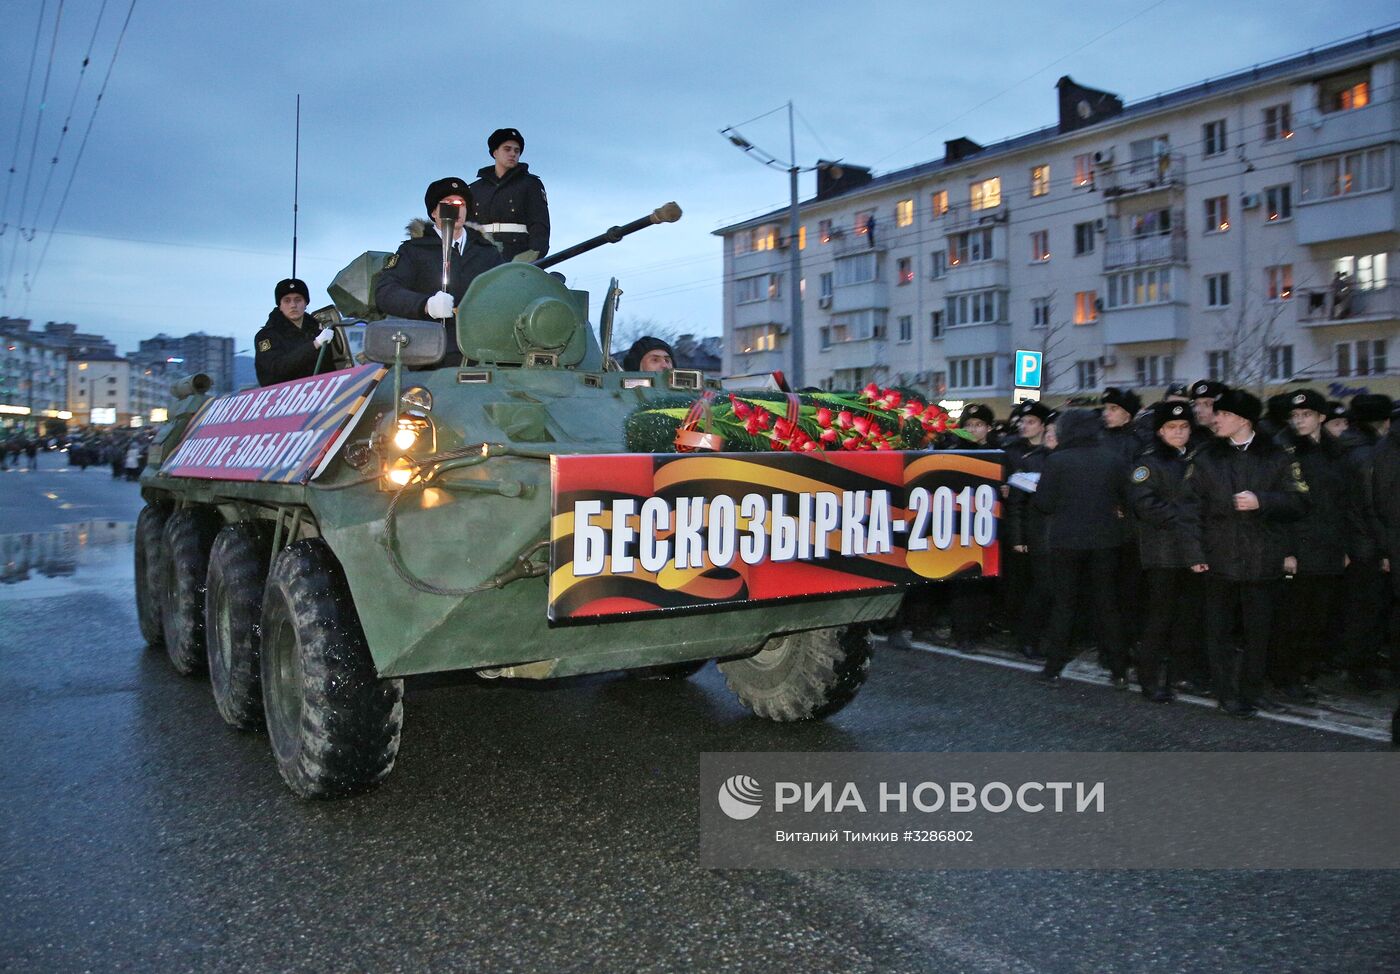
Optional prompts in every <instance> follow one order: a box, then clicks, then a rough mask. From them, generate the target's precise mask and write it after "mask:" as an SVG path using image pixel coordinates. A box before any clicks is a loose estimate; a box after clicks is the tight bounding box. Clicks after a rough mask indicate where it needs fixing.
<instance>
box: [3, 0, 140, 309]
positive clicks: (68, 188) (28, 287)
mask: <svg viewBox="0 0 1400 974" xmlns="http://www.w3.org/2000/svg"><path fill="white" fill-rule="evenodd" d="M135 10H136V0H131V4H130V6H128V7H127V8H126V19H124V20H123V21H122V29H121V32H120V33H119V34H117V43H116V45H115V46H114V47H113V48H112V60H111V61H109V62H108V63H107V73H106V74H105V75H104V76H103V78H102V87H101V88H99V89H98V90H97V100H96V101H95V102H93V105H92V114H91V115H89V116H88V121H87V127H86V128H85V129H84V130H83V140H82V142H80V143H78V152H77V155H75V156H74V158H73V168H72V169H71V170H70V171H69V173H68V183H67V184H66V185H65V186H64V187H63V195H62V196H61V197H59V200H58V209H57V211H56V212H55V213H54V217H53V223H52V224H51V225H50V227H49V233H48V236H47V237H45V238H44V248H43V250H41V251H40V252H39V261H38V263H37V264H36V265H35V267H34V273H33V274H32V275H31V276H30V277H29V280H27V281H26V282H25V291H26V297H25V307H28V305H29V299H28V294H30V293H33V288H34V282H35V281H37V280H38V278H39V272H40V271H41V270H43V268H44V260H45V258H47V257H48V254H49V245H50V244H52V243H53V235H54V231H55V230H56V229H58V221H59V220H60V219H61V218H62V217H63V209H64V207H65V206H66V205H67V203H68V194H69V193H71V192H72V191H73V180H74V179H75V178H76V177H77V175H78V166H79V165H81V163H82V161H83V153H84V151H86V149H87V144H88V138H89V137H90V136H91V135H92V124H93V122H95V121H96V120H97V112H98V109H100V108H101V107H102V96H103V95H105V94H106V93H107V85H108V83H109V82H111V80H112V69H113V68H115V67H116V66H117V56H118V55H119V54H121V50H122V41H123V40H124V39H125V38H126V30H127V28H128V27H130V26H131V15H132V13H133V12H134V11H135Z"/></svg>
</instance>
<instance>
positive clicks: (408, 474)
mask: <svg viewBox="0 0 1400 974" xmlns="http://www.w3.org/2000/svg"><path fill="white" fill-rule="evenodd" d="M416 472H417V465H416V464H414V462H413V461H412V460H410V459H408V458H407V457H397V458H395V459H394V460H391V461H390V462H389V463H388V465H387V466H386V467H385V469H384V479H385V480H387V481H389V483H391V484H393V485H394V486H395V487H403V486H405V485H407V484H408V482H409V481H410V480H412V479H413V475H414V474H415V473H416Z"/></svg>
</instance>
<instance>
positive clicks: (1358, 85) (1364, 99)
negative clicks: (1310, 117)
mask: <svg viewBox="0 0 1400 974" xmlns="http://www.w3.org/2000/svg"><path fill="white" fill-rule="evenodd" d="M1317 89H1318V90H1317V105H1318V108H1319V109H1320V110H1321V111H1322V112H1323V114H1331V113H1332V112H1349V111H1351V110H1352V109H1354V108H1365V107H1366V106H1367V105H1369V104H1370V103H1371V69H1370V67H1369V66H1367V67H1364V68H1362V69H1360V70H1359V71H1348V72H1347V73H1346V74H1339V75H1336V76H1334V77H1331V78H1324V79H1323V80H1322V81H1319V82H1318V84H1317Z"/></svg>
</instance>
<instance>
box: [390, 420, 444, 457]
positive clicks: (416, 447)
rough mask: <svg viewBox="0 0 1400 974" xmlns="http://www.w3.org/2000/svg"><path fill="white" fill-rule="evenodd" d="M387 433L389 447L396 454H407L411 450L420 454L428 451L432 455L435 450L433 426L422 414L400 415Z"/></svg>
mask: <svg viewBox="0 0 1400 974" xmlns="http://www.w3.org/2000/svg"><path fill="white" fill-rule="evenodd" d="M386 433H387V434H388V437H387V438H388V440H389V445H390V446H391V447H392V448H393V451H394V452H396V453H407V452H409V451H410V450H413V451H415V452H419V453H421V452H423V451H425V450H426V451H427V452H429V453H431V452H432V450H433V435H432V433H433V424H432V421H431V420H430V419H428V417H426V416H424V415H423V414H422V413H417V412H406V413H400V414H399V415H398V416H397V417H395V419H394V423H393V426H391V427H390V428H389V429H388V430H387V431H386Z"/></svg>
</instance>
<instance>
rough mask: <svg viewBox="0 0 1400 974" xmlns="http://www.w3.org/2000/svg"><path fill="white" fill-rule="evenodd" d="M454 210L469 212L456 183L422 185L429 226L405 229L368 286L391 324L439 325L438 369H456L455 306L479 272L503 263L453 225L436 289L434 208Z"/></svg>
mask: <svg viewBox="0 0 1400 974" xmlns="http://www.w3.org/2000/svg"><path fill="white" fill-rule="evenodd" d="M440 203H441V204H448V205H457V206H460V207H461V208H462V213H463V215H465V214H466V213H468V212H470V210H471V205H472V194H471V191H470V190H468V189H467V184H466V182H465V181H463V180H461V179H457V178H455V177H450V176H449V177H447V178H446V179H438V180H435V181H434V182H432V183H429V184H428V191H427V192H426V193H424V194H423V205H424V206H426V207H427V208H428V215H429V216H430V217H432V218H433V220H434V223H432V224H430V223H428V222H427V221H426V220H414V221H412V222H411V223H409V225H408V232H409V239H407V240H405V241H404V242H403V243H401V244H399V249H398V253H396V254H394V255H393V256H392V257H390V258H389V260H388V261H387V262H385V264H384V270H382V271H380V273H379V277H378V279H377V280H376V281H375V285H374V303H375V304H377V305H378V306H379V310H380V311H383V312H384V313H385V314H387V315H393V316H394V317H397V318H419V319H422V320H424V321H430V320H434V319H436V320H439V321H442V322H443V323H444V327H446V329H447V354H446V356H444V358H443V360H442V364H443V365H460V364H461V361H462V353H461V351H460V350H459V349H458V347H457V326H456V322H455V320H454V315H455V314H456V306H457V305H458V304H460V303H461V301H462V295H464V294H466V293H467V287H468V286H470V284H471V282H472V281H474V280H475V279H476V276H477V275H478V274H480V273H482V272H483V271H487V270H490V269H491V268H493V267H495V266H497V265H498V264H502V263H504V262H505V261H504V258H503V257H501V255H500V254H499V253H498V252H497V251H496V248H495V247H493V246H491V245H490V244H489V243H487V242H486V241H485V240H484V239H483V238H482V236H481V234H479V233H477V232H476V231H475V230H473V229H472V228H471V227H467V226H462V225H460V224H459V225H458V227H457V232H456V235H455V238H454V240H453V245H452V251H451V257H450V260H451V273H450V274H449V275H448V283H447V290H446V291H444V290H443V289H442V236H441V233H440V232H439V231H440V228H441V227H442V225H443V223H442V219H441V214H440V211H439V204H440Z"/></svg>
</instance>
